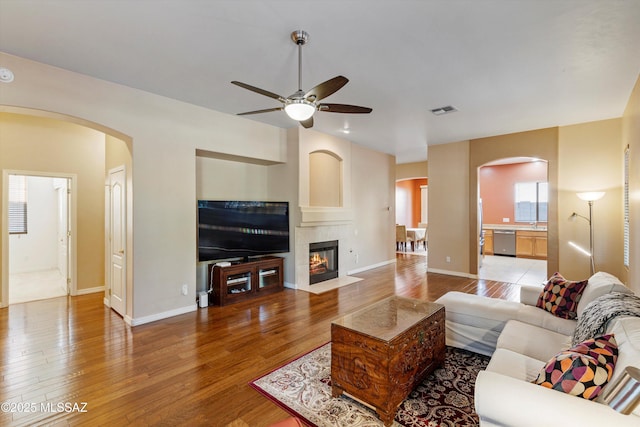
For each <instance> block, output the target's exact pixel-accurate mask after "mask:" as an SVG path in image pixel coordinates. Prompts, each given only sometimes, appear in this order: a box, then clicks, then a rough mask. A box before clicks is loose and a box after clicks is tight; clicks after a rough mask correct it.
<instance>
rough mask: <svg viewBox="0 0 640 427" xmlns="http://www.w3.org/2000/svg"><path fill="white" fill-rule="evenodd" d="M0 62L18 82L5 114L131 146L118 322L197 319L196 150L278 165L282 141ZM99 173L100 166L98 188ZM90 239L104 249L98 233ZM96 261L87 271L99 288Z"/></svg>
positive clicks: (145, 98)
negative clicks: (126, 255)
mask: <svg viewBox="0 0 640 427" xmlns="http://www.w3.org/2000/svg"><path fill="white" fill-rule="evenodd" d="M0 61H1V62H2V64H3V66H5V67H8V68H10V69H11V70H12V71H13V72H14V74H15V75H16V79H15V80H14V81H13V82H12V83H11V84H4V85H3V87H2V91H1V92H0V106H3V107H2V108H3V109H5V110H6V109H7V108H10V109H20V108H25V109H32V110H36V111H37V113H35V114H42V115H47V114H49V113H47V112H52V113H55V114H58V115H63V116H65V117H67V118H68V119H69V120H72V121H75V120H78V121H82V122H87V123H91V124H94V126H95V127H96V128H99V129H100V130H104V131H105V132H106V133H107V134H110V135H114V136H117V137H118V138H121V139H124V138H123V135H125V136H127V138H128V140H130V141H131V147H132V165H133V168H132V171H131V172H132V180H133V182H134V183H135V185H134V186H133V189H132V194H133V196H132V197H133V203H132V204H131V208H132V217H133V224H132V229H133V230H134V236H135V238H134V240H133V254H132V260H133V261H132V263H133V265H132V274H133V288H134V289H133V294H132V301H133V306H132V307H131V308H130V310H131V311H130V312H128V313H127V314H126V315H125V319H127V320H128V321H130V322H131V323H132V324H134V325H135V324H139V323H145V322H149V321H153V320H156V319H158V318H162V317H167V316H171V315H176V314H180V313H184V312H188V311H192V310H195V309H196V303H195V301H196V293H195V291H196V233H195V230H196V210H195V209H194V206H195V202H196V186H195V182H196V160H195V152H196V150H198V149H200V150H205V151H209V152H215V153H223V154H225V155H233V156H240V157H246V158H253V159H260V160H261V161H265V162H281V161H283V160H284V159H285V158H286V144H285V138H284V135H285V131H283V130H281V129H278V128H275V127H272V126H268V125H265V124H262V123H258V122H255V121H251V120H247V119H245V118H241V117H237V116H233V115H228V114H223V113H219V112H216V111H212V110H207V109H205V108H201V107H197V106H194V105H190V104H186V103H182V102H179V101H175V100H171V99H168V98H165V97H162V96H158V95H154V94H150V93H146V92H143V91H139V90H134V89H131V88H128V87H124V86H120V85H116V84H112V83H109V82H106V81H102V80H98V79H94V78H90V77H87V76H83V75H80V74H77V73H72V72H69V71H65V70H62V69H59V68H55V67H50V66H47V65H45V64H41V63H37V62H33V61H29V60H27V59H23V58H18V57H15V56H11V55H7V54H4V53H0ZM8 106H11V107H8ZM102 149H103V150H104V146H103V148H102ZM3 158H4V157H3ZM104 167H105V163H104V159H103V161H102V163H101V166H100V168H99V170H100V175H101V177H100V183H101V184H100V185H101V187H102V186H104ZM103 205H104V192H103V191H101V193H100V201H99V203H98V206H100V211H102V209H103ZM96 230H99V233H100V235H99V239H100V240H99V241H102V239H103V230H104V224H103V223H100V224H98V225H96ZM100 247H101V248H103V247H104V246H103V245H102V244H100ZM101 250H103V249H101ZM103 260H104V258H103V256H102V255H101V256H100V261H99V264H100V266H98V267H97V268H96V269H94V271H97V272H98V273H99V274H97V275H99V276H100V277H101V278H100V282H99V283H102V282H103V279H102V277H103V276H104V274H103V272H104V268H103V265H104V261H103ZM183 284H186V285H187V289H188V293H187V295H186V296H184V295H182V294H181V292H180V291H181V288H182V285H183Z"/></svg>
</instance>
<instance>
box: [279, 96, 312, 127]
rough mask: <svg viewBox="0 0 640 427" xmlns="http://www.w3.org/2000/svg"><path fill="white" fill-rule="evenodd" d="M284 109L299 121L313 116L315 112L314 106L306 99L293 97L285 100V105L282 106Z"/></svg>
mask: <svg viewBox="0 0 640 427" xmlns="http://www.w3.org/2000/svg"><path fill="white" fill-rule="evenodd" d="M284 111H285V112H286V113H287V115H288V116H289V117H291V118H292V119H293V120H296V121H299V122H301V121H304V120H307V119H308V118H309V117H311V116H313V113H315V112H316V107H315V105H313V104H312V103H311V102H309V101H307V100H304V99H294V100H290V101H289V102H287V105H285V106H284Z"/></svg>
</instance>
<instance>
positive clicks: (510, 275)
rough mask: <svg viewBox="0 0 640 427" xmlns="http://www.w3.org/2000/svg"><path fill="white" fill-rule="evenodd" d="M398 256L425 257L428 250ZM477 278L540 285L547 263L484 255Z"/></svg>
mask: <svg viewBox="0 0 640 427" xmlns="http://www.w3.org/2000/svg"><path fill="white" fill-rule="evenodd" d="M397 253H399V254H411V255H421V256H427V253H428V250H424V249H422V248H421V249H416V250H415V251H412V250H411V249H410V248H409V249H408V250H407V251H397ZM478 277H479V278H480V279H485V280H497V281H500V282H507V283H515V284H518V285H541V284H542V283H543V282H544V281H545V280H547V262H546V261H544V260H538V259H527V258H514V257H505V256H495V255H485V257H484V259H483V261H482V267H481V268H480V269H479V271H478Z"/></svg>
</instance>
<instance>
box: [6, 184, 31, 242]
mask: <svg viewBox="0 0 640 427" xmlns="http://www.w3.org/2000/svg"><path fill="white" fill-rule="evenodd" d="M26 233H27V177H26V176H23V175H9V234H26Z"/></svg>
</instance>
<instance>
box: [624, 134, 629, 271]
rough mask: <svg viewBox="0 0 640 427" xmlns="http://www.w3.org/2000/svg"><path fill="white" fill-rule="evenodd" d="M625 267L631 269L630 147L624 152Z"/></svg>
mask: <svg viewBox="0 0 640 427" xmlns="http://www.w3.org/2000/svg"><path fill="white" fill-rule="evenodd" d="M623 191H624V196H623V197H624V266H625V267H627V268H629V234H630V229H629V146H628V145H627V148H625V150H624V190H623Z"/></svg>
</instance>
